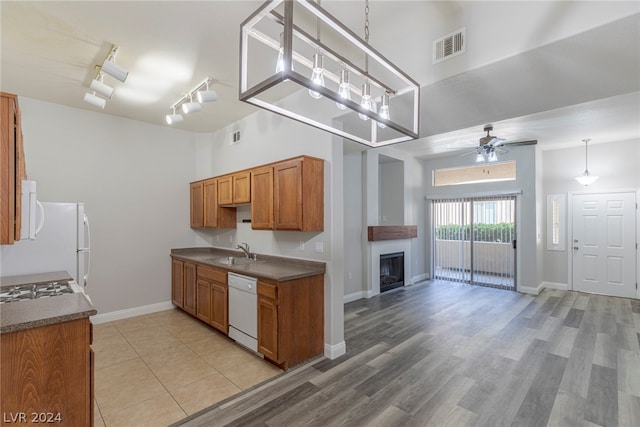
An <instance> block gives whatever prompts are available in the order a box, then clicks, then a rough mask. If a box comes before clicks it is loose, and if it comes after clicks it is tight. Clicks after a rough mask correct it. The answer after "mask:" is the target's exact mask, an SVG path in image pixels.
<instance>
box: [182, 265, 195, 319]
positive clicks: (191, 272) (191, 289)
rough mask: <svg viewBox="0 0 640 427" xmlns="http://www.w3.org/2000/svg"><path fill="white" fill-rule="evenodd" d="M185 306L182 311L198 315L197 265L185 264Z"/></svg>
mask: <svg viewBox="0 0 640 427" xmlns="http://www.w3.org/2000/svg"><path fill="white" fill-rule="evenodd" d="M182 271H183V281H184V304H183V306H182V309H183V310H184V311H186V312H187V313H189V314H191V315H193V316H195V315H196V265H195V264H192V263H190V262H185V263H184V266H183V270H182Z"/></svg>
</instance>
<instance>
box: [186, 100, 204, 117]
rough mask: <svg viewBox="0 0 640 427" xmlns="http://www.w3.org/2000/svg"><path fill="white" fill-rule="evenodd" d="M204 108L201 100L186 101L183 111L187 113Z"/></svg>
mask: <svg viewBox="0 0 640 427" xmlns="http://www.w3.org/2000/svg"><path fill="white" fill-rule="evenodd" d="M201 110H202V104H200V103H199V102H193V101H192V102H185V103H184V104H182V112H183V113H185V114H190V113H197V112H198V111H201Z"/></svg>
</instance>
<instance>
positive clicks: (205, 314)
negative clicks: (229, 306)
mask: <svg viewBox="0 0 640 427" xmlns="http://www.w3.org/2000/svg"><path fill="white" fill-rule="evenodd" d="M196 317H197V318H198V319H200V320H202V321H203V322H205V323H211V283H209V282H208V281H207V280H204V279H198V280H197V281H196Z"/></svg>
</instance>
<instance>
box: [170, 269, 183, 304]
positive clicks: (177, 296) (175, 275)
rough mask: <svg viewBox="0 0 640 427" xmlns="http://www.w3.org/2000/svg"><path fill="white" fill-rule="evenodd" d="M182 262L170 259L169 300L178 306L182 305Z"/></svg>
mask: <svg viewBox="0 0 640 427" xmlns="http://www.w3.org/2000/svg"><path fill="white" fill-rule="evenodd" d="M183 269H184V262H182V261H180V260H179V259H172V260H171V302H172V303H173V304H175V305H177V306H178V307H180V308H182V307H183V306H184V272H183Z"/></svg>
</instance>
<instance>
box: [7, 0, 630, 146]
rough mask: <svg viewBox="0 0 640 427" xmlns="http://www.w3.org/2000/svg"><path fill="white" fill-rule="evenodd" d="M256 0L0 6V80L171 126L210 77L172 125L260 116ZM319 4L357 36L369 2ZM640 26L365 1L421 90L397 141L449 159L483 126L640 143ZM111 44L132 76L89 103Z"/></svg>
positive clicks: (520, 8) (541, 10)
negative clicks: (171, 120) (247, 23)
mask: <svg viewBox="0 0 640 427" xmlns="http://www.w3.org/2000/svg"><path fill="white" fill-rule="evenodd" d="M261 3H262V2H260V1H237V0H236V1H194V2H187V1H177V2H171V1H137V2H133V1H131V2H126V1H125V2H113V1H104V2H101V1H84V2H71V1H61V2H56V1H43V2H32V1H19V2H12V1H2V2H1V3H0V8H1V15H2V16H1V24H2V30H1V31H2V33H1V35H2V40H1V43H2V44H1V48H2V51H1V76H0V77H1V80H0V84H1V88H2V90H3V91H6V92H12V93H17V94H18V95H20V96H26V97H30V98H35V99H40V100H44V101H48V102H53V103H57V104H62V105H66V106H71V107H74V108H83V109H93V110H95V111H99V112H101V113H103V114H112V115H116V116H122V117H127V118H131V119H134V120H140V121H144V122H149V123H154V124H157V125H159V126H166V124H165V123H164V115H165V114H167V113H168V112H169V106H170V105H172V104H173V103H174V102H175V101H176V100H177V99H178V98H180V97H181V96H182V95H183V94H184V93H185V92H187V91H188V90H189V89H191V88H192V87H194V86H195V85H196V84H197V83H199V82H200V81H202V80H203V79H204V78H205V77H207V76H210V77H212V78H213V79H214V82H215V83H214V85H213V87H212V88H213V89H215V90H216V92H217V93H218V101H217V102H216V103H213V104H206V105H205V106H204V108H203V111H202V112H201V113H198V114H196V115H193V116H189V117H188V118H187V119H185V121H184V122H183V123H181V124H180V125H178V126H177V127H179V128H180V129H184V130H189V131H194V132H213V131H215V130H218V129H221V128H223V127H224V126H226V125H228V124H230V123H233V122H235V121H237V120H239V119H240V118H242V117H244V116H246V115H248V114H251V113H252V112H254V111H256V110H255V107H252V106H250V105H248V104H245V103H242V102H240V101H238V92H239V91H238V80H239V78H238V72H239V28H240V23H241V22H242V21H243V20H244V19H245V18H246V17H248V16H249V15H250V14H251V13H252V12H253V11H254V10H255V9H257V8H258V7H259V5H260V4H261ZM321 5H322V7H324V8H326V9H327V10H329V12H330V13H332V14H333V15H334V16H335V17H337V18H338V19H340V20H341V21H342V22H343V23H345V24H346V25H347V26H348V27H349V28H351V29H352V30H353V31H354V32H355V33H356V34H360V35H362V33H363V29H362V27H363V21H364V0H358V1H355V0H354V1H351V0H324V1H322V2H321ZM462 27H465V28H466V52H465V53H464V54H463V55H460V56H457V57H455V58H452V59H450V60H448V61H445V62H442V63H440V64H435V65H434V64H432V62H431V44H432V41H433V40H434V39H436V38H438V37H440V36H443V35H445V34H448V33H450V32H452V31H455V30H457V29H459V28H462ZM639 28H640V3H638V2H636V1H630V2H608V1H603V2H597V1H584V2H565V1H534V2H522V1H511V2H509V1H505V2H495V1H487V2H484V1H472V2H454V1H443V2H432V1H399V0H397V1H388V0H387V1H383V0H371V2H370V30H371V39H370V42H371V45H372V46H374V47H375V48H376V49H377V50H379V51H380V52H381V53H382V54H383V55H385V56H386V57H387V58H389V59H390V60H391V61H393V62H394V63H396V64H397V65H398V66H399V67H401V68H402V69H404V70H405V71H406V72H407V73H408V74H409V75H410V76H411V77H413V78H414V79H415V80H417V81H418V82H419V83H420V84H421V86H422V93H421V130H420V135H421V138H420V139H419V140H417V141H412V142H407V143H403V144H399V145H397V146H396V147H397V148H399V149H404V150H407V151H409V152H411V153H413V154H415V155H416V156H419V157H423V158H424V157H429V156H434V155H442V154H446V153H449V152H451V150H455V149H460V148H464V147H468V146H469V145H470V144H471V145H472V144H473V143H474V141H476V140H477V139H478V138H479V137H481V136H482V135H483V132H482V127H483V125H484V124H485V123H493V124H494V127H495V132H494V133H495V134H496V135H498V136H501V137H504V138H507V139H508V140H522V139H537V140H538V141H539V144H540V146H541V147H542V148H543V149H553V148H560V147H568V146H576V145H579V144H581V142H580V141H581V140H582V139H583V138H591V139H592V140H593V142H594V143H600V142H610V141H617V140H629V139H640V125H639V123H640V30H639ZM112 44H117V45H119V46H120V50H119V53H118V55H117V58H116V62H117V63H118V64H119V65H120V66H122V67H123V68H125V69H127V70H128V71H129V77H128V79H127V81H126V82H125V83H120V82H117V81H115V80H113V79H112V80H109V81H108V83H109V84H110V85H113V86H114V87H115V92H114V95H113V99H111V100H110V101H109V102H108V104H107V106H106V108H105V109H104V110H96V109H95V107H92V106H91V105H89V104H86V103H84V102H83V101H82V98H83V95H84V93H85V92H87V91H88V86H89V83H90V82H91V80H92V79H93V78H94V77H95V74H96V68H95V66H96V65H97V64H101V63H102V61H103V60H104V58H105V56H106V55H107V53H108V52H109V49H110V47H111V45H112ZM269 66H271V65H269ZM105 82H107V79H105ZM358 147H359V146H358Z"/></svg>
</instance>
